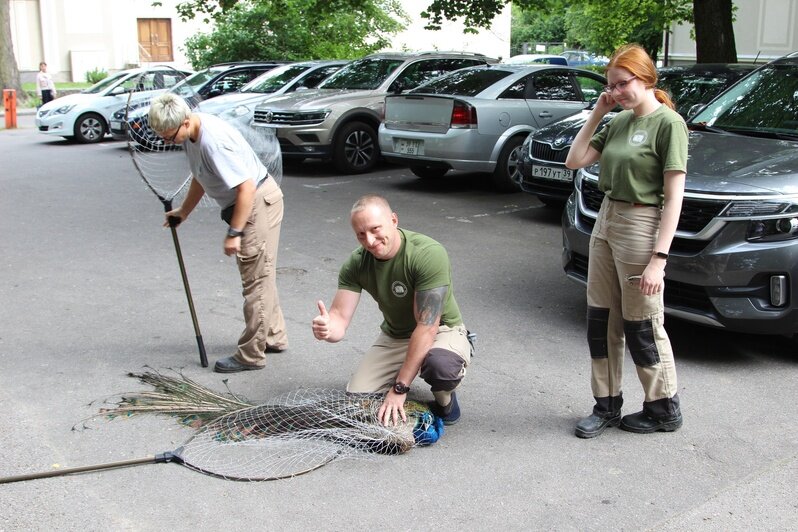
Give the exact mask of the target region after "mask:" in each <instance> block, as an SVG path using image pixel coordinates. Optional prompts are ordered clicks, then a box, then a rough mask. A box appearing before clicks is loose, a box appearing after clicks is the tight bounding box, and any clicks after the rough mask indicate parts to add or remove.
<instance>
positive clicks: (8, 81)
mask: <svg viewBox="0 0 798 532" xmlns="http://www.w3.org/2000/svg"><path fill="white" fill-rule="evenodd" d="M0 89H16V91H17V100H18V101H19V100H24V99H26V97H25V94H24V93H23V92H22V85H21V84H20V82H19V69H18V68H17V59H16V57H15V56H14V44H13V43H12V42H11V6H10V4H9V0H0Z"/></svg>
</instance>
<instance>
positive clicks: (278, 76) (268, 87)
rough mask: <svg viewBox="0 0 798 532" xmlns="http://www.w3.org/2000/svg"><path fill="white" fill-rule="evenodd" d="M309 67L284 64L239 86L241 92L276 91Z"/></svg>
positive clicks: (266, 92) (262, 92) (263, 92)
mask: <svg viewBox="0 0 798 532" xmlns="http://www.w3.org/2000/svg"><path fill="white" fill-rule="evenodd" d="M309 68H310V67H309V66H307V65H285V66H282V67H278V68H275V69H273V70H269V71H268V72H266V73H265V74H261V75H260V76H258V77H257V78H255V79H253V80H252V81H250V82H249V83H247V84H246V85H244V86H243V87H241V92H257V93H261V94H268V93H271V92H277V91H278V90H280V89H282V88H283V87H285V86H286V85H288V83H289V82H291V81H292V80H293V79H294V78H295V77H297V76H298V75H300V74H301V73H302V72H304V71H306V70H307V69H309Z"/></svg>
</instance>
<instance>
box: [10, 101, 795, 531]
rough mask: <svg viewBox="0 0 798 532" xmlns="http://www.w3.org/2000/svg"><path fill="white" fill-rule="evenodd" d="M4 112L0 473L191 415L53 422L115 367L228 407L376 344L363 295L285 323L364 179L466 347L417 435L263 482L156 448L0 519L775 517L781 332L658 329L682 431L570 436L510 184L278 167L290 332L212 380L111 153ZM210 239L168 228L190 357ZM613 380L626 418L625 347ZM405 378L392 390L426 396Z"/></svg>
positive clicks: (787, 384) (581, 368) (573, 399)
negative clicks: (664, 334)
mask: <svg viewBox="0 0 798 532" xmlns="http://www.w3.org/2000/svg"><path fill="white" fill-rule="evenodd" d="M19 125H20V127H19V128H18V129H16V130H8V131H5V130H4V131H0V168H2V172H0V213H1V214H0V216H2V227H3V229H4V235H3V239H2V242H3V253H2V262H0V264H1V265H2V271H3V276H2V278H3V283H2V284H1V285H0V301H2V305H0V324H2V326H1V327H0V404H2V412H3V413H4V417H5V421H6V424H5V427H4V429H3V430H2V431H0V464H2V465H1V466H0V476H10V475H19V474H24V473H33V472H37V471H46V470H50V469H52V468H58V467H74V466H82V465H88V464H97V463H105V462H112V461H118V460H127V459H134V458H141V457H144V456H148V455H153V454H155V453H161V452H164V451H170V450H173V449H175V448H177V447H178V446H179V445H180V444H181V443H182V442H183V441H185V440H186V439H187V438H188V437H189V436H190V435H191V430H190V429H187V428H185V427H182V426H180V425H178V424H177V423H175V421H174V420H172V419H167V418H147V417H144V416H142V417H139V418H135V417H134V418H130V419H117V420H114V421H112V422H106V421H103V420H94V421H92V422H91V423H89V427H90V428H88V429H86V430H78V431H74V430H72V428H73V426H74V425H76V424H77V425H78V426H81V420H83V419H85V418H88V417H90V416H92V415H94V414H96V413H97V411H98V409H99V408H100V403H101V401H102V400H103V399H104V398H106V397H108V396H111V395H113V394H117V393H121V392H125V391H129V390H139V389H142V388H143V387H142V385H141V384H139V383H138V382H136V381H134V380H133V379H131V378H129V377H128V376H127V373H128V372H131V371H141V370H143V369H144V368H145V367H147V366H149V367H152V368H155V369H159V370H166V369H168V368H176V369H180V370H181V371H182V372H183V373H184V374H185V375H186V376H188V377H190V378H191V379H194V380H196V381H197V382H199V383H201V384H204V385H206V386H208V387H211V388H213V389H217V390H219V391H225V389H226V388H225V387H227V388H229V389H230V390H231V391H233V392H235V393H237V394H241V395H243V396H246V397H248V398H250V399H253V400H266V399H269V398H272V397H275V396H277V395H279V394H282V393H284V392H288V391H291V390H296V389H299V388H334V389H340V388H343V386H344V385H345V383H346V381H347V379H348V377H349V375H350V373H351V371H353V370H354V368H355V366H356V364H357V362H358V361H359V358H360V356H361V355H362V353H363V352H364V350H365V349H366V348H367V347H368V346H369V345H370V343H371V341H372V340H373V339H374V337H375V336H376V334H377V328H378V325H379V317H378V312H377V309H376V306H375V305H373V303H372V302H371V301H370V300H368V301H367V299H368V297H367V296H364V298H363V302H362V303H361V307H360V309H359V311H358V313H357V315H356V318H355V321H354V324H353V326H352V327H351V329H350V331H349V333H348V337H347V339H346V340H345V341H343V342H341V343H338V344H322V343H319V342H317V341H316V340H314V338H313V336H312V334H311V332H310V321H311V319H312V318H313V317H314V316H315V312H316V304H315V301H316V300H317V299H324V300H325V301H326V302H328V303H329V301H330V298H331V297H332V295H333V293H334V291H335V289H336V279H337V270H338V266H339V265H340V263H341V261H342V260H343V259H344V257H346V256H347V254H348V253H349V252H350V251H351V250H352V249H354V248H355V247H356V245H357V242H356V240H355V238H354V235H353V234H352V232H351V228H350V227H349V221H348V211H349V207H350V206H351V204H352V203H353V202H354V200H355V199H357V198H358V197H359V196H360V195H362V194H364V193H367V192H378V193H381V194H384V195H385V196H386V197H387V198H388V199H389V200H390V201H391V203H392V207H393V208H394V210H395V211H396V212H397V213H398V215H399V221H400V226H402V227H405V228H407V229H411V230H416V231H420V232H423V233H426V234H429V235H430V236H432V237H434V238H436V239H437V240H439V241H440V242H441V243H443V244H444V246H446V248H447V250H448V252H449V255H450V257H451V260H452V267H453V276H454V283H455V291H456V294H457V299H458V302H459V304H460V307H461V309H462V311H463V315H464V318H465V320H466V324H467V326H468V327H469V329H471V330H473V331H474V332H476V333H477V334H478V350H477V353H476V356H475V358H474V361H473V363H472V365H471V366H470V367H469V369H468V375H467V377H466V379H465V381H464V383H463V386H462V388H461V390H462V391H458V397H459V399H460V404H461V407H462V409H463V417H462V420H461V422H460V423H459V424H458V425H456V426H453V427H450V428H447V430H446V433H445V435H444V436H443V438H442V439H441V440H440V442H438V443H437V444H435V445H433V446H431V447H428V448H418V449H413V450H411V451H410V452H409V453H407V454H406V455H403V456H398V457H377V458H374V459H369V460H342V461H335V462H333V463H331V464H329V465H327V466H325V467H323V468H321V469H319V470H317V471H313V472H311V473H309V474H307V475H303V476H300V477H297V478H294V479H291V480H283V481H275V482H265V483H240V482H230V481H224V480H220V479H216V478H213V477H210V476H205V475H202V474H200V473H197V472H194V471H191V470H189V469H187V468H184V467H180V466H178V465H175V464H163V465H142V466H138V467H130V468H124V469H115V470H109V471H101V472H92V473H85V474H80V475H72V476H64V477H58V478H52V479H41V480H33V481H28V482H20V483H14V484H4V485H2V487H0V500H2V504H0V530H7V531H15V530H78V529H79V530H212V529H222V528H224V529H230V530H251V529H253V528H255V529H257V528H263V529H271V530H300V529H301V530H352V529H397V530H410V529H414V530H430V529H443V528H448V529H454V530H488V529H496V528H498V527H501V528H502V529H507V530H791V529H794V526H795V524H794V523H795V519H796V517H798V502H797V501H796V499H795V494H794V492H795V478H796V477H798V436H797V435H796V431H795V430H794V429H793V428H792V426H791V425H790V423H791V421H792V420H793V418H794V415H795V405H796V403H798V373H797V372H796V370H798V356H796V353H795V351H796V348H795V344H794V343H792V342H791V341H790V340H788V339H787V338H785V337H778V336H751V335H742V334H733V333H726V332H723V331H718V330H714V329H708V328H702V327H699V326H695V325H691V324H687V323H684V322H680V321H678V320H676V319H669V320H668V329H669V332H670V334H671V338H672V341H673V345H674V351H675V353H676V362H677V369H678V372H679V395H680V397H681V399H682V408H683V413H684V417H685V424H684V427H683V428H682V429H680V430H679V431H678V432H675V433H670V434H665V433H657V434H652V435H638V434H632V433H626V432H622V431H620V430H616V429H610V430H608V431H607V432H605V433H604V434H603V435H601V436H600V437H599V438H596V439H595V440H580V439H577V438H575V437H574V436H573V428H574V424H575V422H576V421H577V420H578V419H579V418H580V417H581V416H583V415H585V414H587V413H589V411H590V408H591V407H592V404H593V401H592V397H591V394H590V386H589V360H588V353H587V345H586V341H585V323H584V316H585V310H586V309H585V301H584V299H585V298H584V288H583V287H581V286H579V285H577V284H574V283H572V282H570V281H568V280H567V279H566V278H565V275H564V274H563V271H562V265H561V259H560V254H561V248H562V237H561V229H560V215H559V213H558V212H556V211H554V210H552V209H549V208H546V207H544V206H543V204H541V203H540V202H539V201H538V200H537V199H536V198H534V197H533V196H532V195H529V194H524V193H515V194H499V193H496V192H495V191H494V190H493V188H492V186H491V185H490V183H489V182H488V179H487V178H486V176H483V175H479V174H453V175H451V176H447V178H445V179H443V180H441V181H434V182H429V181H422V180H419V179H417V178H416V177H415V176H414V175H412V174H411V173H410V172H409V171H408V170H407V169H405V168H402V167H399V166H389V165H381V166H379V167H378V168H377V169H376V170H375V171H372V172H370V173H368V174H364V175H358V176H341V175H338V174H337V173H335V172H334V171H333V170H332V169H331V167H330V166H329V165H323V164H316V163H310V164H304V165H302V166H292V167H289V168H288V169H287V170H286V175H285V177H284V179H283V184H282V186H283V190H284V193H285V201H286V213H285V220H284V222H283V230H282V237H281V242H280V256H279V258H278V287H279V290H280V297H281V301H282V305H283V311H284V313H285V316H286V320H287V323H288V333H289V338H290V342H291V344H290V348H289V350H288V351H287V352H285V353H281V354H273V355H269V359H268V365H267V368H266V370H264V371H258V372H245V373H242V374H235V375H230V376H221V375H219V374H215V373H213V372H212V371H211V369H210V368H202V367H200V365H199V361H198V355H197V349H196V343H195V341H194V333H193V329H192V326H191V320H190V316H189V313H188V308H187V305H186V300H185V295H184V292H183V286H182V284H181V280H180V274H179V271H178V267H177V262H176V260H175V253H174V248H173V244H172V240H171V237H170V234H169V232H168V230H164V229H163V228H162V227H161V220H162V216H163V214H162V213H163V209H162V206H161V204H160V203H159V202H158V200H157V199H156V198H155V197H154V196H153V195H152V193H151V192H149V191H148V190H147V189H146V187H145V186H144V184H143V183H142V181H141V179H140V178H139V177H138V174H137V173H136V171H135V169H134V167H133V165H132V163H131V160H130V157H129V155H128V153H127V151H126V149H125V144H124V143H122V142H110V141H108V142H103V143H99V144H95V145H76V144H70V143H67V142H66V141H62V140H59V139H57V138H51V137H46V136H44V135H40V134H38V133H37V132H36V131H35V129H34V128H33V120H32V117H31V116H28V115H23V116H20V119H19ZM224 229H225V226H224V225H223V224H222V222H221V221H220V220H219V216H218V212H217V210H216V209H215V208H213V207H206V208H204V209H200V210H198V211H197V212H195V213H194V214H193V215H192V217H191V218H190V219H189V220H188V222H187V223H186V224H185V226H181V228H180V230H179V234H180V239H181V245H182V251H183V254H184V259H185V261H186V267H187V270H188V278H189V280H190V283H191V289H192V293H193V297H194V303H195V305H196V308H197V314H198V322H199V325H200V326H201V328H202V334H203V337H204V342H205V345H206V347H207V350H208V357H209V359H210V361H211V364H212V363H213V361H215V360H216V359H217V358H220V357H224V356H228V355H229V354H231V353H232V349H233V347H234V342H235V340H236V339H237V336H238V333H239V330H240V319H241V317H240V312H241V311H240V305H241V301H240V300H241V297H240V281H239V279H238V277H237V272H236V268H235V265H234V263H233V262H232V260H231V259H228V258H227V257H225V256H224V255H223V254H222V252H221V242H222V238H223V235H224ZM624 382H625V383H626V386H625V389H624V395H625V398H626V404H627V408H628V409H629V412H631V411H633V410H631V409H634V411H636V410H637V409H638V408H637V406H638V405H639V403H640V402H641V401H642V391H641V389H640V386H639V384H638V382H637V378H636V375H635V370H634V365H633V364H632V362H631V360H630V359H628V358H627V364H626V367H625V373H624ZM421 384H423V383H420V382H418V381H417V382H416V383H414V385H413V387H412V390H411V397H415V398H418V399H421V400H427V399H430V398H431V395H430V394H429V390H427V389H426V388H425V387H424V386H421ZM98 401H99V402H98ZM625 413H626V412H625Z"/></svg>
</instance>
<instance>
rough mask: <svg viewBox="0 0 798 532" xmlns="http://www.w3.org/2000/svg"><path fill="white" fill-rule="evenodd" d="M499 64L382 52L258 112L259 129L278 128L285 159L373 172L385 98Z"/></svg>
mask: <svg viewBox="0 0 798 532" xmlns="http://www.w3.org/2000/svg"><path fill="white" fill-rule="evenodd" d="M496 62H498V60H497V59H493V58H489V57H486V56H485V55H482V54H477V53H471V52H433V51H430V52H416V53H407V52H381V53H376V54H371V55H368V56H366V57H364V58H362V59H359V60H357V61H353V62H352V63H350V64H348V65H347V66H345V67H343V68H342V69H341V70H339V71H338V72H336V73H335V74H333V75H332V76H330V77H329V78H327V79H326V80H325V81H324V82H323V83H321V84H320V85H319V86H318V88H317V89H314V90H311V91H303V92H301V93H295V94H293V95H290V96H286V97H282V98H279V99H277V100H269V101H266V102H264V103H262V104H261V105H259V106H257V107H256V108H255V117H254V120H253V125H254V126H259V127H268V128H273V129H274V130H275V131H276V134H277V138H278V140H279V141H280V147H281V148H282V154H283V158H284V159H293V160H294V161H301V160H303V159H306V158H316V159H324V160H331V161H332V162H333V163H334V164H335V167H336V168H337V169H338V171H340V172H341V173H345V174H358V173H363V172H368V171H370V170H371V169H372V168H373V167H374V165H375V164H377V162H378V161H379V159H380V147H379V142H378V140H377V129H378V128H379V125H380V121H381V120H382V115H383V110H384V107H385V96H386V95H387V94H389V93H391V92H399V91H401V90H408V89H412V88H414V87H416V86H418V85H420V84H422V83H424V82H426V81H428V80H430V79H432V78H435V77H437V76H440V75H443V74H446V73H447V72H450V71H452V70H457V69H460V68H465V67H469V66H475V65H484V64H490V63H496Z"/></svg>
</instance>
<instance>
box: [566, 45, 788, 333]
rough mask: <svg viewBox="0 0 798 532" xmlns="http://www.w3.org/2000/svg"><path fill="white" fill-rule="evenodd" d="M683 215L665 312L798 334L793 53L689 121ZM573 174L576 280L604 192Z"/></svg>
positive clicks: (592, 177)
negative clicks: (688, 145) (688, 149)
mask: <svg viewBox="0 0 798 532" xmlns="http://www.w3.org/2000/svg"><path fill="white" fill-rule="evenodd" d="M688 127H689V129H690V152H689V161H688V163H687V184H686V189H685V197H684V203H683V207H682V215H681V218H680V220H679V226H678V229H677V232H676V237H675V239H674V241H673V245H672V246H671V250H670V258H669V259H668V265H667V267H666V270H665V272H666V280H665V307H666V312H667V313H668V314H670V315H674V316H678V317H680V318H683V319H686V320H689V321H692V322H695V323H700V324H704V325H709V326H714V327H720V328H726V329H729V330H734V331H739V332H747V333H758V334H783V335H790V336H793V337H795V336H796V334H797V333H798V300H797V299H798V286H797V285H798V52H795V53H793V54H790V55H789V56H786V57H783V58H781V59H778V60H776V61H773V62H771V63H769V64H767V65H765V66H763V67H760V68H759V69H757V70H755V71H753V72H752V73H750V74H748V75H747V76H745V77H744V78H742V79H741V80H740V81H738V82H737V83H736V84H734V85H732V86H731V87H730V88H728V89H726V90H725V91H724V92H722V93H721V94H720V95H719V96H717V97H716V98H715V99H714V100H712V101H711V102H710V103H709V104H707V105H706V107H704V108H703V110H701V111H700V112H698V113H697V114H695V115H694V116H693V118H691V119H690V120H689V121H688ZM597 182H598V165H593V166H590V167H588V168H585V169H583V170H581V171H579V172H578V173H577V176H576V182H575V192H574V194H573V195H572V196H571V197H570V199H569V200H568V203H567V204H566V207H565V210H564V212H563V246H564V250H563V265H564V268H565V272H566V274H567V275H568V277H570V278H571V279H574V280H577V281H579V282H582V283H584V282H585V281H586V276H587V261H588V242H589V239H590V232H591V230H592V228H593V224H594V223H595V220H596V215H597V213H598V209H599V205H600V204H601V200H602V196H603V194H602V192H600V191H599V189H598V187H597Z"/></svg>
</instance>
